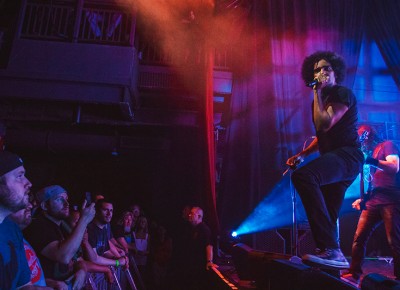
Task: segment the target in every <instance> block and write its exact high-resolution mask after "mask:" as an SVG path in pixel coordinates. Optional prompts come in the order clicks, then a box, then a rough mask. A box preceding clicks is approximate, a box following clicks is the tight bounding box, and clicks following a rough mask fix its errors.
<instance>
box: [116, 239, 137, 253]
mask: <svg viewBox="0 0 400 290" xmlns="http://www.w3.org/2000/svg"><path fill="white" fill-rule="evenodd" d="M117 242H118V243H119V244H120V245H121V246H122V247H123V248H124V249H125V252H126V253H128V252H129V251H135V250H136V248H135V245H134V244H131V243H128V242H127V241H126V240H125V238H124V237H119V238H117Z"/></svg>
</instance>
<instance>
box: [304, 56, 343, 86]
mask: <svg viewBox="0 0 400 290" xmlns="http://www.w3.org/2000/svg"><path fill="white" fill-rule="evenodd" d="M321 59H324V60H326V61H327V62H329V63H330V64H331V67H332V69H333V71H334V72H335V78H336V83H337V84H340V83H341V82H342V81H343V80H344V77H345V75H346V64H345V62H344V59H343V57H341V56H340V55H338V54H336V53H334V52H331V51H317V52H314V53H313V54H311V55H309V56H307V57H306V58H305V59H304V61H303V65H302V67H301V77H302V78H303V80H304V81H305V82H306V83H310V82H312V81H313V80H314V65H315V64H316V63H317V62H319V61H320V60H321Z"/></svg>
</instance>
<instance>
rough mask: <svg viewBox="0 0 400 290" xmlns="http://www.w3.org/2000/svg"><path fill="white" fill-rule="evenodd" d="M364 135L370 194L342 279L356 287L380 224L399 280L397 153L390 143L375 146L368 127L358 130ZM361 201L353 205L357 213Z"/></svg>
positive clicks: (375, 139) (399, 181)
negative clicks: (370, 243) (368, 250)
mask: <svg viewBox="0 0 400 290" xmlns="http://www.w3.org/2000/svg"><path fill="white" fill-rule="evenodd" d="M364 132H368V134H367V139H366V140H365V142H364V146H365V150H367V151H368V150H372V155H369V156H368V155H367V157H366V160H365V163H366V164H368V165H370V167H371V171H370V174H371V177H370V180H371V181H370V184H371V186H369V187H370V188H371V191H370V193H369V197H368V200H367V201H366V203H365V210H363V211H362V213H361V215H360V219H359V221H358V225H357V229H356V233H355V235H354V239H353V246H352V255H351V256H352V259H351V265H350V269H349V271H348V273H345V274H343V275H342V278H344V279H347V280H350V281H351V282H353V283H359V280H360V276H361V274H362V263H363V260H364V256H365V250H366V246H367V242H368V239H369V237H370V236H371V234H372V232H373V231H374V230H375V229H376V228H377V226H378V225H379V224H380V223H382V222H383V223H384V224H385V230H386V236H387V239H388V242H389V245H390V248H391V250H392V254H393V261H394V275H395V277H396V279H397V280H399V279H400V173H399V149H398V148H397V147H396V145H395V144H394V143H393V142H392V141H382V142H379V138H378V136H377V134H376V131H375V130H374V129H373V128H372V127H371V126H368V125H362V126H360V127H359V130H358V133H359V135H360V136H361V134H363V133H364ZM360 203H361V199H358V200H356V201H355V202H354V203H353V207H354V208H356V209H358V210H360Z"/></svg>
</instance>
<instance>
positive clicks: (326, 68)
mask: <svg viewBox="0 0 400 290" xmlns="http://www.w3.org/2000/svg"><path fill="white" fill-rule="evenodd" d="M322 69H324V71H327V72H331V71H333V68H332V67H331V66H330V65H324V66H321V67H317V68H315V69H314V73H315V74H317V73H319V72H320V71H321V70H322Z"/></svg>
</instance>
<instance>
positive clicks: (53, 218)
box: [24, 185, 95, 289]
mask: <svg viewBox="0 0 400 290" xmlns="http://www.w3.org/2000/svg"><path fill="white" fill-rule="evenodd" d="M36 197H37V201H38V202H39V205H40V207H41V209H42V214H40V215H39V216H38V217H37V218H35V219H34V220H33V221H32V223H31V224H30V225H29V226H28V227H27V228H26V229H25V231H24V234H25V238H26V239H27V241H28V242H29V243H30V244H31V245H32V247H33V248H34V249H35V251H36V253H37V254H38V256H39V259H40V262H41V264H42V266H43V270H44V273H45V276H46V278H50V279H54V280H59V281H64V282H65V283H66V284H67V285H68V286H72V288H73V289H80V288H81V287H82V286H83V283H84V280H85V275H86V272H85V269H84V267H81V266H83V265H81V264H80V263H79V262H77V260H76V258H77V257H76V253H77V251H78V249H79V247H80V245H81V243H82V239H83V236H84V234H85V231H86V226H87V224H88V223H90V222H91V221H92V220H93V218H94V214H95V210H94V204H91V205H89V206H88V207H86V204H84V205H83V206H82V210H81V218H80V219H79V221H78V223H77V225H76V226H75V228H74V229H72V231H71V229H69V228H67V227H66V226H65V225H66V222H65V220H66V218H67V217H68V216H69V202H68V193H67V191H66V190H65V189H64V188H62V187H61V186H59V185H50V186H47V187H45V188H42V189H41V190H39V192H38V193H37V194H36Z"/></svg>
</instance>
